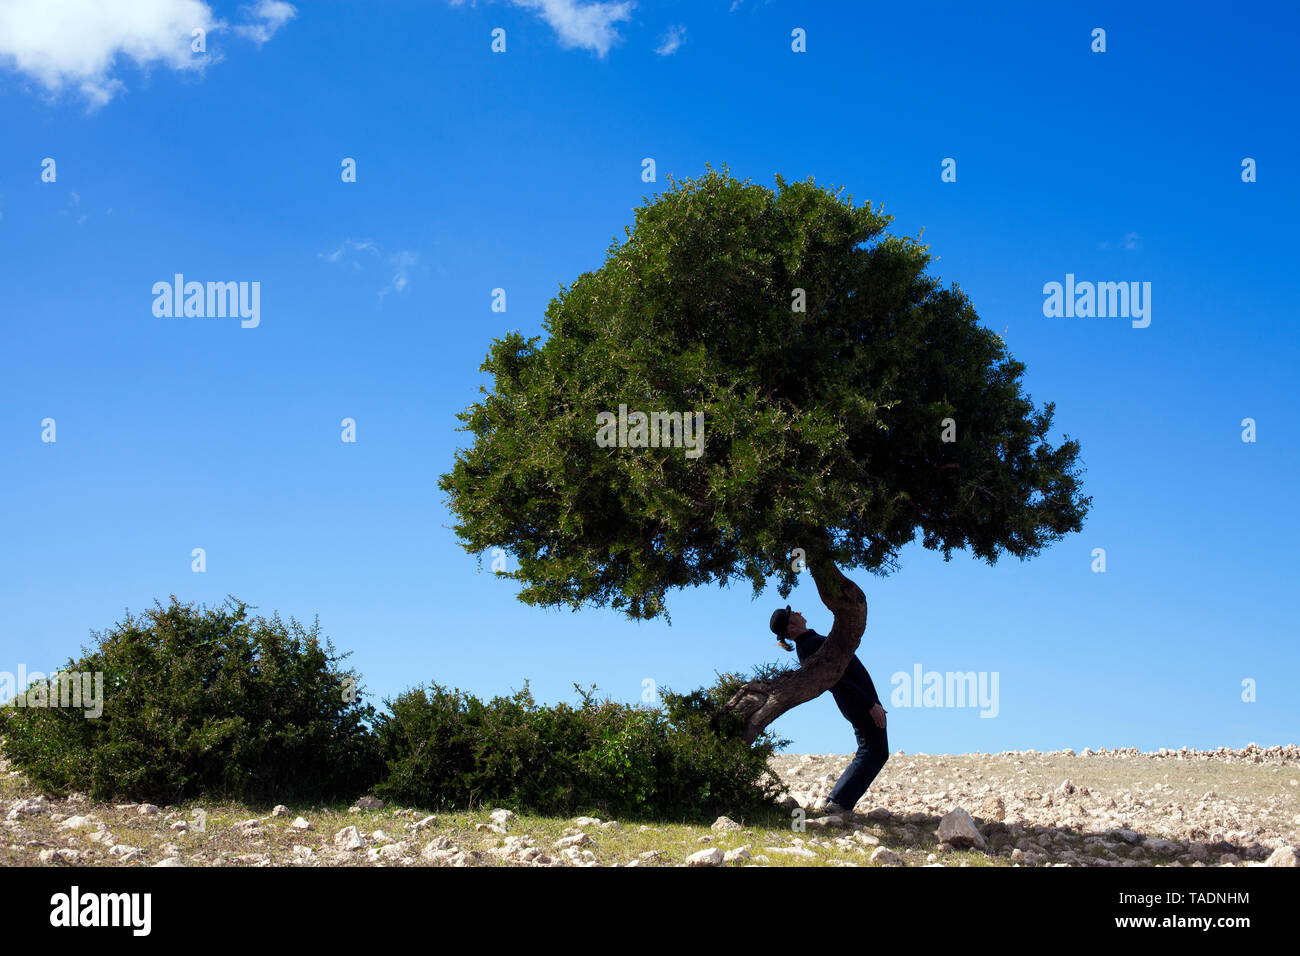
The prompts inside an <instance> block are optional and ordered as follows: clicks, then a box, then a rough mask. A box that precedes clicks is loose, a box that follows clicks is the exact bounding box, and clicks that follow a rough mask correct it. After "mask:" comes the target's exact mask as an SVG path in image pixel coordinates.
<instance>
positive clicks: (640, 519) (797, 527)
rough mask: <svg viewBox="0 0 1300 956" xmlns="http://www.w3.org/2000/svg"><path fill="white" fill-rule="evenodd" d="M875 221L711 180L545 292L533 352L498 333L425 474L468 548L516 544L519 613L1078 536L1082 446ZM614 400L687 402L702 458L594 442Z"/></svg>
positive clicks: (805, 192)
mask: <svg viewBox="0 0 1300 956" xmlns="http://www.w3.org/2000/svg"><path fill="white" fill-rule="evenodd" d="M891 218H892V217H889V216H885V215H883V214H882V213H880V212H879V211H877V210H875V209H873V208H872V206H871V204H870V203H867V204H865V205H863V206H855V205H854V203H853V200H852V197H851V196H846V197H841V195H840V192H831V191H829V190H827V189H825V188H822V187H818V186H815V185H814V184H813V182H812V180H811V179H810V180H808V181H807V182H797V183H786V182H785V181H784V180H782V179H780V178H779V177H778V178H777V189H776V191H775V192H774V191H772V190H770V189H766V188H764V187H761V186H757V185H754V184H752V183H750V182H748V181H744V182H741V181H738V180H736V179H735V178H733V177H731V176H729V175H728V174H727V173H726V170H725V169H724V170H723V171H722V172H720V173H719V172H716V171H713V170H712V169H710V170H709V172H708V174H707V175H705V176H703V177H701V178H699V179H697V180H683V181H680V182H674V183H673V185H672V188H671V189H670V190H668V191H667V192H665V193H664V194H662V195H660V196H659V197H657V198H656V199H655V200H654V201H653V202H647V203H646V204H644V205H642V206H641V207H640V208H638V209H637V210H636V218H635V224H634V226H633V227H632V228H630V229H627V230H625V232H626V241H624V242H622V243H619V242H617V241H615V242H614V243H612V244H611V245H610V247H609V250H608V253H607V256H606V259H605V262H604V264H603V265H602V266H601V267H600V268H599V269H596V270H595V271H592V272H587V273H584V274H582V275H581V276H580V277H579V278H578V279H577V280H576V281H575V282H574V283H573V285H572V286H570V287H568V288H562V289H561V292H560V294H559V295H557V296H556V297H555V298H554V299H553V300H552V301H551V303H550V305H549V307H548V308H547V310H546V323H545V326H546V329H547V330H548V332H549V336H548V338H547V339H546V341H545V342H544V343H542V344H540V345H539V344H538V343H539V341H540V337H533V338H524V337H523V336H521V335H519V334H517V333H511V334H508V335H506V336H505V337H503V338H501V339H497V340H495V341H493V342H492V344H491V347H490V349H489V352H488V355H487V358H486V360H485V362H484V364H483V366H482V369H483V370H484V371H486V372H489V373H491V375H492V377H493V387H492V389H491V391H489V390H488V389H486V388H485V389H483V390H482V391H483V392H484V395H485V397H484V398H483V399H482V400H481V401H480V402H478V403H476V404H474V405H472V406H471V407H470V408H469V409H468V410H467V411H465V412H464V413H462V414H461V415H460V418H461V420H462V421H463V422H464V423H465V429H464V430H467V431H469V432H471V433H472V434H473V435H474V443H473V446H472V447H471V448H469V449H468V450H465V451H463V452H460V453H458V455H457V459H456V462H455V465H454V467H453V469H452V471H451V472H449V473H448V474H445V475H443V476H442V478H441V481H440V486H441V487H442V489H443V490H444V491H446V492H447V493H448V503H449V506H450V508H451V510H452V511H453V513H454V514H455V515H456V516H457V517H458V519H459V522H458V523H457V525H456V526H455V527H456V532H457V534H458V535H459V537H460V539H461V543H462V545H463V546H464V548H465V549H466V550H467V551H469V552H470V553H482V552H483V551H485V550H487V549H489V548H494V547H500V548H503V549H505V550H506V551H509V552H511V553H512V554H514V555H515V557H516V558H517V560H518V564H519V568H518V570H517V571H512V572H508V573H506V576H509V577H512V578H515V579H517V580H519V581H520V582H522V584H523V585H524V586H523V588H522V589H521V591H520V599H521V600H523V601H525V602H528V603H533V604H540V605H548V606H550V605H568V606H571V607H573V608H575V609H576V608H578V607H580V606H582V605H584V604H588V603H589V604H593V605H597V606H601V605H609V606H612V607H614V608H618V609H620V610H622V611H624V613H626V614H627V615H629V616H630V617H634V618H648V617H655V616H657V615H659V614H661V613H664V611H665V607H666V605H665V600H664V596H665V593H666V592H667V591H668V590H669V589H672V588H676V587H686V586H695V585H701V584H707V583H711V582H717V583H720V584H724V585H725V584H726V583H727V582H728V581H729V579H731V578H732V577H735V576H744V577H746V578H748V579H749V580H750V581H751V582H752V584H753V588H754V593H755V595H757V594H758V593H760V592H761V591H762V589H763V587H764V586H765V584H766V581H767V580H768V579H769V578H771V577H772V576H773V575H776V576H777V578H778V582H779V583H778V588H779V590H780V591H781V593H782V594H783V595H787V594H789V592H790V590H791V588H792V587H793V586H794V583H795V572H794V571H793V569H792V568H791V561H790V555H791V552H792V551H793V549H795V548H799V547H801V548H804V549H805V551H806V552H807V553H808V555H809V559H810V561H811V560H812V559H813V557H814V556H816V557H817V558H818V559H829V560H832V561H834V563H835V564H836V565H837V566H839V567H841V568H844V569H850V568H854V567H862V568H866V569H869V570H871V571H873V572H876V573H882V574H883V573H887V572H888V571H890V570H892V569H893V568H895V567H896V565H897V555H898V553H899V551H900V549H901V548H902V547H903V546H905V545H906V544H907V543H909V542H911V541H913V540H915V539H916V537H917V536H918V534H919V535H920V537H921V540H922V542H923V544H924V546H925V547H927V548H931V549H935V550H942V551H943V553H944V556H945V558H950V557H951V553H952V552H953V551H954V550H961V549H967V548H968V549H970V550H971V551H972V552H973V553H974V554H975V555H976V556H978V557H980V558H982V559H985V560H986V561H988V562H989V563H990V564H991V563H993V562H994V561H996V559H997V558H998V557H999V556H1000V555H1001V554H1002V553H1003V552H1007V553H1010V554H1013V555H1016V556H1018V557H1020V558H1025V557H1029V556H1032V555H1034V554H1036V553H1038V551H1039V550H1040V549H1041V548H1042V547H1043V546H1044V545H1045V544H1047V543H1050V542H1052V541H1054V540H1057V539H1059V538H1060V537H1061V536H1063V535H1064V534H1066V533H1069V532H1073V531H1078V530H1079V529H1080V528H1081V527H1082V522H1083V518H1084V516H1085V514H1086V512H1087V509H1088V505H1089V500H1090V499H1087V498H1084V497H1081V495H1080V491H1079V482H1078V476H1077V466H1076V460H1077V457H1078V453H1079V446H1078V443H1077V442H1074V441H1070V440H1068V439H1067V440H1065V441H1063V442H1062V443H1061V444H1060V445H1059V446H1057V447H1053V446H1052V445H1050V444H1049V443H1048V441H1047V434H1048V432H1049V429H1050V428H1051V425H1052V417H1053V409H1054V406H1053V405H1052V404H1050V403H1048V404H1047V405H1046V406H1045V407H1044V408H1043V409H1041V410H1038V409H1036V408H1035V407H1034V405H1033V403H1032V402H1031V401H1030V399H1029V398H1028V396H1025V395H1022V394H1021V391H1020V376H1021V373H1022V372H1023V371H1024V366H1023V365H1022V364H1021V363H1019V362H1017V361H1015V360H1014V359H1012V358H1011V357H1010V355H1009V354H1008V353H1007V352H1006V350H1005V348H1004V346H1003V343H1002V342H1001V340H1000V339H999V338H998V336H997V335H996V334H994V333H993V332H991V331H989V330H988V329H985V328H983V327H982V326H981V325H980V324H979V319H978V316H977V315H976V313H975V310H974V308H973V307H972V306H971V304H970V302H969V301H968V299H967V298H966V296H965V295H964V294H963V293H962V292H961V291H960V290H959V289H958V288H956V287H955V286H954V287H951V288H944V287H942V286H941V285H940V283H939V282H938V280H936V279H934V278H932V277H931V276H929V275H927V274H926V273H925V268H926V266H927V265H928V264H929V262H930V256H929V255H928V254H927V252H926V249H927V247H926V246H924V245H921V244H920V243H919V242H918V241H916V240H914V239H911V238H908V237H899V236H892V235H888V234H886V232H885V230H886V228H887V226H888V224H889V223H890V221H891ZM796 289H801V290H803V292H804V294H805V296H806V310H805V311H794V310H793V305H794V304H795V299H794V296H795V290H796ZM620 404H626V405H627V408H628V409H629V410H630V411H643V412H648V411H680V412H687V413H691V412H703V413H704V423H705V427H704V438H705V442H704V454H703V456H702V457H700V458H687V457H686V456H685V454H684V452H683V449H682V448H679V447H663V448H626V447H621V448H620V447H614V448H602V447H599V446H598V445H597V444H596V441H595V435H596V422H597V414H598V413H600V412H609V411H616V410H617V409H618V406H619V405H620ZM950 417H951V418H953V419H954V420H955V422H956V441H954V442H944V441H943V440H942V434H943V421H944V419H946V418H950Z"/></svg>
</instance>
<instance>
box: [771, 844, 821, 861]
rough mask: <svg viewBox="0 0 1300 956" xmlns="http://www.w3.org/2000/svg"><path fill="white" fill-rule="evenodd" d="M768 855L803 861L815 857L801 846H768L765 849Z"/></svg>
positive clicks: (814, 854) (810, 851)
mask: <svg viewBox="0 0 1300 956" xmlns="http://www.w3.org/2000/svg"><path fill="white" fill-rule="evenodd" d="M765 849H766V850H767V852H768V853H776V854H779V855H780V856H797V857H801V858H803V859H812V858H815V857H816V856H817V854H816V853H814V852H813V851H812V850H809V849H808V848H807V847H802V846H769V847H765Z"/></svg>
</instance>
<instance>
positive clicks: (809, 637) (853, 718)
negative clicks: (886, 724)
mask: <svg viewBox="0 0 1300 956" xmlns="http://www.w3.org/2000/svg"><path fill="white" fill-rule="evenodd" d="M825 641H826V637H825V636H824V635H822V634H818V633H817V632H816V631H814V630H812V629H811V628H809V629H808V630H806V631H804V632H803V633H802V634H800V635H799V636H798V637H796V638H795V639H794V650H795V653H796V654H798V655H799V663H801V664H802V663H803V662H804V661H805V660H806V659H807V658H809V657H812V656H813V655H814V654H816V653H817V650H818V648H820V647H821V646H822V644H823V643H825ZM831 696H832V697H834V698H835V706H837V707H839V709H840V713H841V714H843V715H844V717H845V719H846V720H848V722H849V723H851V724H853V725H854V726H855V727H857V726H866V727H874V726H875V725H876V722H875V721H874V720H872V719H871V708H872V707H874V706H875V705H876V704H879V703H880V698H879V697H878V696H877V695H876V685H875V684H873V683H871V675H870V674H868V673H867V669H866V668H865V667H863V666H862V661H860V660H858V655H857V654H854V655H853V660H851V661H849V666H848V667H846V668H845V669H844V676H843V677H841V678H840V680H839V683H837V684H836V685H835V686H834V687H832V688H831Z"/></svg>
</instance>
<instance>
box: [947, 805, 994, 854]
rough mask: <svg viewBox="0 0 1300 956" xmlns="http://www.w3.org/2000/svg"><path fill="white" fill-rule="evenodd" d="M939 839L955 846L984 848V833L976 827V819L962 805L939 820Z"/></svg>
mask: <svg viewBox="0 0 1300 956" xmlns="http://www.w3.org/2000/svg"><path fill="white" fill-rule="evenodd" d="M939 839H940V840H941V841H942V842H944V843H950V844H952V845H953V846H955V847H963V848H967V847H974V848H975V849H978V850H982V849H984V836H983V834H981V833H980V831H979V830H977V829H975V821H974V820H972V819H971V818H970V814H969V813H967V812H966V811H965V810H963V809H962V808H961V807H957V808H956V809H955V810H952V811H950V812H949V813H947V814H945V815H944V817H943V819H942V820H940V821H939Z"/></svg>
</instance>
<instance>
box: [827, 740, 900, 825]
mask: <svg viewBox="0 0 1300 956" xmlns="http://www.w3.org/2000/svg"><path fill="white" fill-rule="evenodd" d="M853 732H854V734H856V735H857V738H858V752H857V753H855V754H854V755H853V762H852V763H850V764H849V765H848V767H847V768H845V770H844V773H842V774H841V775H840V779H839V780H838V781H836V783H835V789H834V790H832V791H831V795H830V799H831V800H832V801H833V802H835V803H838V804H839V805H840V806H842V807H843V808H844V809H846V810H852V809H853V805H854V804H855V803H857V802H858V800H860V799H861V798H862V795H863V794H864V793H866V792H867V787H869V786H871V781H873V780H875V779H876V774H878V773H880V768H881V767H883V766H884V765H885V761H886V760H888V759H889V737H888V736H887V735H886V734H885V728H884V727H877V726H876V722H875V721H874V720H873V721H869V722H868V723H867V724H866V725H861V724H854V725H853Z"/></svg>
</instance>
